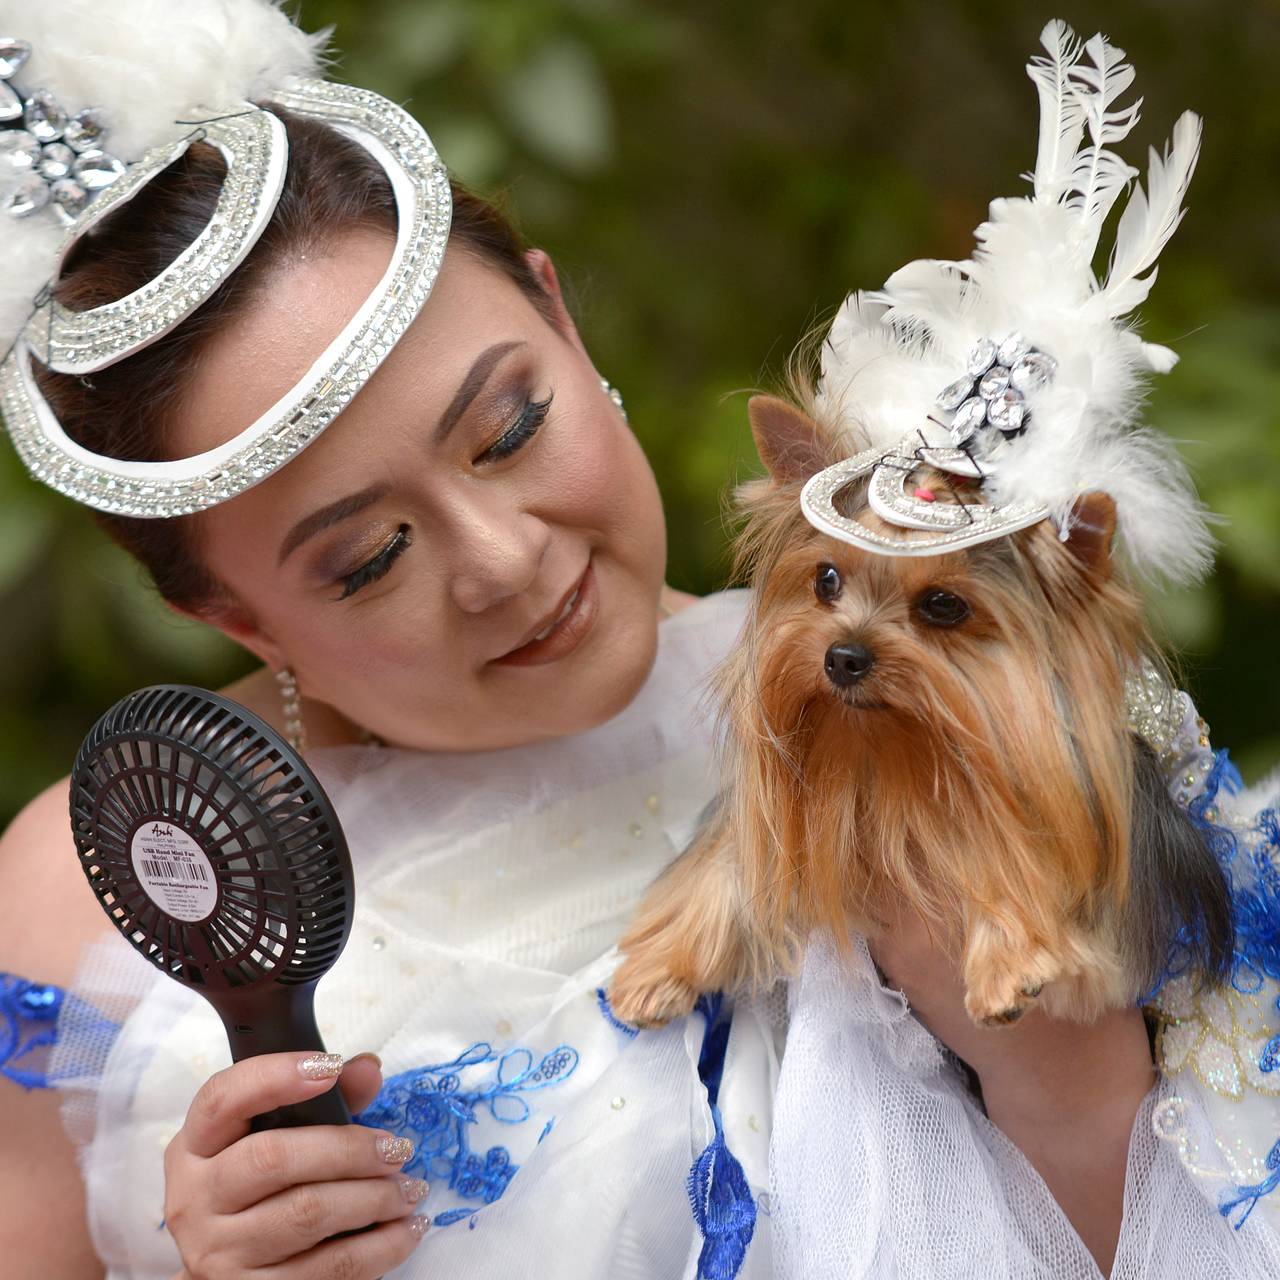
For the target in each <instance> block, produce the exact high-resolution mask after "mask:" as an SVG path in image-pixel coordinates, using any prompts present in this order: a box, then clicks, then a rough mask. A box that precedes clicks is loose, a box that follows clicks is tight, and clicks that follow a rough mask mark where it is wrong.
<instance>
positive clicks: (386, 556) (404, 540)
mask: <svg viewBox="0 0 1280 1280" xmlns="http://www.w3.org/2000/svg"><path fill="white" fill-rule="evenodd" d="M412 542H413V539H412V538H410V537H409V526H408V525H407V524H402V525H401V526H400V528H399V529H397V530H396V536H395V537H394V538H392V539H391V541H390V542H388V543H387V545H386V546H385V547H383V548H382V550H381V551H379V552H378V554H377V555H376V556H374V557H373V559H372V560H369V561H366V562H365V563H364V564H362V565H361V566H360V567H359V568H358V569H357V570H355V572H354V573H348V574H346V575H345V576H344V577H342V578H340V579H339V581H340V582H341V583H342V588H343V590H342V594H341V595H340V596H339V597H338V599H339V600H345V599H346V598H347V597H348V596H350V595H354V594H355V593H356V592H357V591H359V590H360V588H361V587H365V586H368V585H369V583H371V582H377V580H378V579H379V578H381V577H382V575H383V574H384V573H386V572H387V570H388V569H390V568H391V566H392V565H393V564H394V563H395V562H396V559H397V558H398V557H399V556H400V554H401V552H403V551H404V550H405V548H406V547H408V546H410V545H411V544H412Z"/></svg>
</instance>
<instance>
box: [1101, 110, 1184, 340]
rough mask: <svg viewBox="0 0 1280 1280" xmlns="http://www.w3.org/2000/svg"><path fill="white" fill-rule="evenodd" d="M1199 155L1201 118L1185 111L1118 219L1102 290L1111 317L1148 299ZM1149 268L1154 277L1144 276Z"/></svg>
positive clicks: (1174, 229)
mask: <svg viewBox="0 0 1280 1280" xmlns="http://www.w3.org/2000/svg"><path fill="white" fill-rule="evenodd" d="M1199 154H1200V117H1199V116H1198V115H1196V114H1195V112H1193V111H1184V112H1183V113H1182V115H1181V116H1179V117H1178V123H1177V124H1176V125H1174V127H1173V138H1172V141H1171V142H1170V144H1169V145H1168V146H1167V147H1166V149H1165V153H1164V156H1163V158H1162V157H1161V156H1159V155H1158V154H1157V153H1156V150H1155V148H1154V147H1152V148H1151V152H1150V155H1151V159H1150V163H1149V166H1148V169H1147V190H1146V192H1144V191H1143V190H1142V184H1141V183H1136V184H1135V185H1134V188H1133V194H1132V195H1131V196H1130V197H1129V203H1128V204H1127V205H1125V210H1124V213H1122V214H1121V215H1120V223H1119V225H1118V226H1117V228H1116V243H1115V249H1114V250H1113V251H1112V254H1111V269H1110V271H1109V272H1108V273H1107V283H1106V286H1105V287H1104V288H1103V290H1102V292H1103V294H1104V296H1105V297H1106V301H1107V314H1108V315H1110V316H1123V315H1127V314H1128V313H1129V312H1130V311H1132V310H1133V309H1134V307H1136V306H1139V305H1140V304H1142V303H1143V302H1145V301H1146V299H1147V294H1148V293H1150V291H1151V286H1152V284H1153V283H1154V282H1155V278H1156V271H1155V267H1154V266H1153V265H1152V264H1153V263H1154V262H1155V260H1156V258H1157V257H1159V255H1160V250H1161V249H1163V248H1164V246H1165V245H1166V244H1167V243H1168V240H1169V237H1170V236H1171V235H1173V233H1174V232H1175V231H1176V230H1177V229H1178V224H1179V223H1180V222H1181V221H1182V218H1183V215H1184V214H1185V212H1186V210H1185V209H1183V207H1182V200H1183V197H1184V196H1185V195H1186V193H1187V184H1188V183H1189V182H1190V181H1191V175H1192V174H1193V173H1194V172H1195V168H1196V159H1197V157H1198V156H1199ZM1149 267H1150V268H1151V271H1150V274H1149V275H1147V276H1142V274H1141V273H1142V272H1144V271H1146V270H1147V269H1148V268H1149Z"/></svg>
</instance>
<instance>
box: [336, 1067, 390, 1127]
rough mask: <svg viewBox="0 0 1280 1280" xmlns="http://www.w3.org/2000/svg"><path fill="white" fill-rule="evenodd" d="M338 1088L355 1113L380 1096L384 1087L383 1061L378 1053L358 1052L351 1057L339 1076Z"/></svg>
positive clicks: (350, 1109)
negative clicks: (379, 1093)
mask: <svg viewBox="0 0 1280 1280" xmlns="http://www.w3.org/2000/svg"><path fill="white" fill-rule="evenodd" d="M338 1088H339V1089H341V1090H342V1096H343V1097H344V1098H345V1099H346V1102H347V1110H348V1111H350V1112H351V1114H352V1115H355V1114H356V1113H357V1112H360V1111H363V1110H364V1109H365V1107H367V1106H368V1105H369V1104H370V1103H371V1102H372V1101H373V1100H374V1098H376V1097H377V1096H378V1090H379V1089H381V1088H382V1061H381V1059H379V1057H378V1055H377V1054H376V1053H357V1054H356V1056H355V1057H354V1058H349V1059H348V1060H347V1063H346V1065H345V1066H344V1067H343V1068H342V1075H341V1076H339V1077H338Z"/></svg>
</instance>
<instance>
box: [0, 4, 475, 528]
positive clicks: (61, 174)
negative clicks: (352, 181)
mask: <svg viewBox="0 0 1280 1280" xmlns="http://www.w3.org/2000/svg"><path fill="white" fill-rule="evenodd" d="M324 43H325V36H324V35H307V34H306V33H304V32H303V31H301V30H299V29H298V28H297V27H296V26H294V25H293V23H291V22H290V21H289V19H288V18H287V17H286V16H285V14H284V13H282V12H281V10H280V9H279V8H278V5H277V3H276V2H275V0H181V2H180V3H179V2H178V0H110V3H109V4H108V5H107V6H105V7H104V5H103V4H102V3H101V0H41V3H39V4H33V3H31V0H0V414H3V418H4V424H5V427H6V429H7V431H8V434H9V436H10V439H11V440H12V441H13V444H14V446H15V447H16V448H17V450H18V453H19V454H20V456H21V457H22V460H23V462H24V463H25V464H26V466H27V468H28V470H30V471H31V473H32V474H33V475H35V476H36V477H37V478H38V479H40V480H42V481H44V482H45V483H46V484H49V485H50V486H52V487H53V488H55V489H57V490H59V491H60V492H62V493H64V494H67V495H68V496H70V497H72V498H75V499H76V500H77V501H80V502H83V503H85V504H86V505H88V506H92V507H95V508H97V509H99V510H103V511H110V512H115V513H118V514H124V515H132V516H140V517H165V516H176V515H183V514H188V513H191V512H194V511H199V510H201V509H203V508H205V507H209V506H212V505H214V504H216V503H218V502H222V501H225V500H226V499H227V498H230V497H234V496H235V495H236V494H238V493H241V492H243V491H244V490H245V489H247V488H249V487H250V486H251V485H254V484H257V483H258V482H259V481H261V480H262V479H264V478H265V477H266V476H268V475H270V474H271V473H272V472H274V471H275V470H277V469H278V468H279V467H281V466H282V465H284V463H285V462H287V461H288V460H289V459H290V458H292V457H293V456H294V455H295V454H296V453H297V452H298V451H299V450H301V449H303V448H305V447H306V446H307V445H308V444H309V443H311V442H312V441H313V440H314V439H315V438H316V437H317V436H318V435H319V433H320V432H321V431H323V430H324V428H325V427H327V426H328V425H329V423H330V422H332V421H333V419H334V418H335V417H336V416H337V415H338V413H339V412H340V411H341V410H342V408H343V407H344V406H345V405H346V404H348V403H349V402H350V400H351V398H352V396H354V395H355V393H356V392H357V391H358V390H359V389H360V387H361V386H363V385H364V383H365V382H366V381H367V380H368V378H369V377H370V376H371V375H372V373H373V371H374V370H375V369H376V368H377V367H378V365H379V364H380V363H381V361H382V360H383V359H384V358H385V356H386V354H387V352H388V351H389V350H390V348H391V347H392V346H393V345H394V344H395V342H396V341H397V339H398V338H399V337H400V335H401V334H402V333H403V332H404V330H405V329H406V328H407V327H408V325H409V323H410V322H411V321H412V320H413V318H414V316H416V315H417V314H418V312H419V311H420V310H421V308H422V305H423V303H424V302H425V301H426V298H427V295H428V294H429V293H430V291H431V287H432V285H433V283H434V281H435V278H436V275H437V273H438V271H439V267H440V262H441V259H442V257H443V254H444V247H445V242H446V240H447V238H448V232H449V222H450V215H451V211H452V204H451V195H450V188H449V180H448V175H447V173H446V172H445V169H444V167H443V165H442V164H441V163H440V160H439V157H438V156H437V155H436V152H435V149H434V147H433V146H432V145H431V141H430V139H429V138H428V137H427V135H426V134H425V133H424V132H423V130H422V128H421V127H420V126H419V125H418V123H417V122H416V121H415V120H414V119H413V118H412V117H411V116H409V115H408V114H407V113H406V112H404V111H403V110H401V108H399V107H398V106H396V105H395V104H394V103H391V102H389V101H387V100H386V99H385V98H382V97H380V96H379V95H377V94H375V93H371V92H369V91H367V90H363V89H356V88H350V87H348V86H345V85H340V84H334V83H330V82H328V81H326V80H324V79H322V78H320V75H321V64H320V60H321V55H322V49H323V45H324ZM264 101H267V102H269V103H271V104H272V105H279V106H282V107H284V108H287V109H288V111H290V112H292V113H294V114H297V115H301V116H306V117H310V118H313V119H317V120H322V121H324V122H326V123H328V124H330V125H332V126H333V127H334V128H335V129H337V130H339V131H340V132H341V133H343V134H345V135H347V136H348V137H350V138H351V139H353V140H354V141H355V142H356V143H358V144H359V145H360V146H362V147H364V148H365V150H367V151H368V152H369V153H370V154H371V155H372V156H373V157H374V158H375V159H376V160H377V161H378V163H379V164H380V165H381V166H382V168H383V169H384V170H385V172H386V174H387V177H388V179H389V181H390V183H391V186H392V189H393V191H394V194H395V201H396V208H397V214H398V229H397V235H396V245H395V249H394V251H393V253H392V257H391V261H390V263H389V265H388V267H387V269H386V272H385V273H384V275H383V277H382V279H381V280H380V281H379V282H378V284H377V286H376V287H375V288H374V290H373V292H372V293H371V294H370V296H369V298H368V299H367V300H366V302H365V303H364V305H363V306H362V307H361V308H360V309H359V310H358V311H357V312H356V314H355V315H354V316H353V317H352V319H351V320H350V322H349V323H348V324H347V325H346V326H345V328H344V329H343V330H342V332H341V333H340V334H339V335H338V337H337V338H335V339H334V341H333V342H332V343H331V344H330V346H329V347H328V348H327V349H326V350H325V351H324V352H322V353H321V354H320V355H319V356H318V357H317V359H316V361H315V363H314V364H313V365H312V367H311V368H310V370H309V371H308V372H307V374H306V375H305V376H304V377H303V378H302V379H301V380H300V381H299V382H298V384H297V385H296V386H295V387H293V388H292V389H291V390H290V391H289V392H288V393H287V394H286V395H285V396H284V397H283V398H282V399H281V400H280V401H278V402H277V403H276V404H275V405H273V406H272V407H271V408H270V409H268V410H267V412H266V413H264V414H263V415H262V417H260V418H259V419H258V421H256V422H254V423H252V424H250V425H248V426H247V427H246V428H245V429H244V430H243V431H241V432H240V433H239V434H238V435H237V436H235V437H234V438H233V439H232V440H230V441H228V442H227V443H225V444H224V445H222V446H220V447H218V448H216V449H212V450H209V451H207V452H205V453H201V454H197V455H195V456H194V457H190V458H183V459H178V460H176V461H168V462H138V461H131V460H123V459H115V458H109V457H104V456H102V455H99V454H95V453H92V452H90V451H88V450H87V449H84V448H82V447H81V446H80V445H79V444H77V443H76V442H75V441H74V440H72V439H71V438H70V437H69V436H67V434H66V433H65V432H64V431H63V429H62V427H61V425H60V424H59V423H58V421H57V419H56V417H55V416H54V414H53V412H52V410H51V409H50V407H49V405H48V403H47V402H46V401H45V399H44V397H43V396H42V395H41V394H40V391H39V389H38V387H37V385H36V381H35V379H34V377H33V376H32V362H33V361H39V362H40V363H42V364H44V365H46V366H48V367H49V368H52V369H54V370H57V371H58V372H62V373H70V374H91V373H93V372H94V371H96V370H99V369H103V368H106V367H108V366H109V365H112V364H115V363H116V362H117V361H119V360H123V359H125V358H126V357H128V356H129V355H131V354H133V353H134V352H136V351H138V350H140V349H141V348H143V347H145V346H146V345H148V344H149V343H151V342H154V341H156V340H157V339H158V338H160V337H162V336H163V335H164V334H166V333H168V332H169V331H170V330H172V329H173V328H175V327H176V326H177V325H179V324H181V323H182V321H183V320H185V319H186V318H187V317H188V316H189V315H191V314H192V313H193V312H194V311H195V310H197V309H198V308H199V307H200V306H201V305H202V304H203V303H204V302H206V301H207V300H208V299H209V297H210V296H211V295H212V294H213V293H214V291H215V290H216V289H217V288H218V287H219V285H221V284H222V283H223V282H224V281H225V280H226V278H227V277H228V276H229V275H230V274H231V272H233V271H234V270H235V269H236V267H237V266H239V264H240V263H241V262H242V261H243V260H244V258H245V257H246V256H247V254H248V253H249V251H250V250H251V249H252V248H253V245H254V244H255V243H256V241H257V239H258V237H259V236H260V235H261V233H262V231H263V229H264V228H265V226H266V225H267V223H268V221H269V220H270V217H271V214H272V211H273V210H274V208H275V206H276V202H277V200H278V199H279V195H280V191H281V188H282V184H283V181H284V175H285V171H286V167H287V165H288V150H289V148H288V138H287V135H286V132H285V128H284V125H283V124H282V122H281V120H280V119H279V117H278V116H276V115H275V114H273V113H272V112H271V111H270V110H266V109H263V108H262V107H261V106H259V105H256V104H258V103H261V102H264ZM197 140H201V141H206V142H209V143H211V144H212V145H213V146H215V147H217V148H218V150H219V151H220V152H221V153H222V155H223V157H224V158H225V159H226V162H227V176H226V179H225V181H224V184H223V189H222V192H221V194H220V196H219V200H218V204H217V208H216V209H215V211H214V214H213V217H212V218H211V220H210V222H209V223H208V225H207V226H206V227H205V228H204V230H203V231H202V232H201V233H200V235H199V236H198V237H197V238H196V240H195V241H193V242H192V244H191V245H190V246H189V247H188V248H187V249H186V250H184V251H183V252H182V253H181V254H179V256H178V257H177V258H176V259H175V260H174V261H173V263H172V264H171V265H170V266H169V267H167V268H166V269H165V270H164V271H163V272H161V274H160V275H159V276H157V277H156V279H155V280H152V281H150V282H149V283H148V284H146V285H144V286H143V287H142V288H141V289H139V290H137V291H136V292H135V293H132V294H130V295H128V296H127V297H125V298H121V299H119V300H117V301H115V302H112V303H109V304H107V305H104V306H100V307H96V308H94V309H92V310H89V311H79V312H73V311H70V310H68V309H67V308H65V307H62V306H60V305H59V304H58V303H57V302H56V301H55V300H54V298H53V296H52V293H51V289H52V286H53V285H54V284H55V282H56V280H57V276H58V271H59V268H60V265H61V263H62V262H63V261H64V260H65V258H66V256H67V254H68V253H69V252H70V250H71V248H72V247H73V246H74V245H75V244H76V242H77V241H78V240H79V239H80V238H81V237H82V236H85V235H92V232H93V228H94V226H95V225H96V224H97V223H99V222H100V221H101V220H102V219H103V218H105V217H106V216H107V215H108V214H109V213H111V211H112V210H114V209H117V208H119V207H120V206H121V205H123V204H124V203H125V202H126V201H128V200H130V199H131V198H132V197H133V196H135V195H136V194H137V193H138V192H139V191H141V190H142V189H143V188H144V187H145V186H146V184H147V183H148V182H149V181H150V180H151V179H152V178H153V177H155V176H156V174H158V173H160V172H161V171H163V170H164V169H165V168H166V167H167V166H168V165H170V164H172V163H173V161H174V160H176V159H177V158H178V157H179V156H181V155H182V153H183V152H184V151H185V150H186V149H187V148H188V147H189V146H190V145H191V144H192V143H193V142H195V141H197Z"/></svg>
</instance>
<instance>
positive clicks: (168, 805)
mask: <svg viewBox="0 0 1280 1280" xmlns="http://www.w3.org/2000/svg"><path fill="white" fill-rule="evenodd" d="M148 822H164V823H167V824H171V825H172V826H175V827H178V828H180V829H181V830H182V831H183V832H185V833H186V834H187V835H188V836H190V837H192V838H193V839H194V840H195V842H196V844H198V845H199V847H200V849H201V850H202V851H203V853H204V854H205V856H206V857H207V858H208V860H209V863H210V864H211V867H212V871H213V875H214V880H215V882H216V891H217V896H216V904H215V905H214V906H213V907H212V910H211V913H210V914H209V915H208V916H207V917H206V918H204V919H201V920H196V921H184V920H180V919H177V918H175V917H174V916H172V915H170V914H169V913H168V912H166V911H165V910H163V909H162V908H161V907H160V906H159V905H158V904H157V903H156V902H155V901H154V900H153V898H152V897H151V895H150V894H149V893H148V892H147V890H146V888H145V887H144V886H143V884H142V883H141V881H140V880H139V878H138V875H137V872H136V869H135V867H134V864H133V859H132V857H131V852H130V846H131V841H132V839H133V836H134V833H135V832H136V831H137V830H138V829H139V828H140V827H141V826H142V825H143V824H145V823H148ZM71 823H72V830H73V834H74V837H75V842H76V848H77V851H78V853H79V856H80V862H81V866H82V867H83V868H84V872H85V875H86V876H87V877H88V880H89V884H90V885H91V886H92V888H93V891H94V893H95V894H96V895H97V897H98V899H99V901H100V902H101V903H102V905H103V907H104V908H105V910H106V911H107V913H108V915H109V916H110V917H111V919H112V920H113V921H114V922H115V924H116V927H117V928H118V929H119V930H120V932H121V933H123V934H124V936H125V937H126V938H128V939H129V941H130V942H131V943H132V944H133V945H134V946H135V947H136V948H137V949H138V950H139V951H140V952H142V954H143V955H145V956H146V957H147V958H148V959H149V960H151V961H152V963H154V964H155V965H156V966H157V967H159V968H161V969H163V970H164V971H165V972H166V973H168V974H169V975H170V976H171V977H174V978H177V979H179V980H180V981H183V982H186V983H188V984H189V985H193V986H198V987H204V988H209V989H227V988H234V987H240V986H245V985H248V984H251V983H257V982H260V981H262V980H263V979H264V978H267V977H270V978H274V979H275V980H276V981H278V982H283V983H311V982H315V981H316V980H317V979H318V978H319V977H320V976H321V975H322V974H323V973H324V972H325V971H326V970H327V969H328V968H329V967H330V966H331V965H332V964H333V962H334V960H336V959H337V956H338V954H339V952H340V951H341V950H342V947H343V945H344V943H345V942H346V938H347V933H348V931H349V929H350V926H351V908H352V896H351V890H350V885H351V874H350V861H349V858H348V853H347V847H346V841H345V840H344V838H343V835H342V830H341V827H340V826H339V824H338V821H337V819H336V817H335V815H334V813H333V810H332V808H331V806H330V804H329V801H328V797H327V796H325V794H324V791H323V789H322V788H321V786H320V784H319V782H318V781H317V780H316V779H315V777H314V775H313V774H312V773H311V771H310V770H309V769H308V768H307V767H306V765H305V764H304V763H303V762H302V760H301V759H300V758H299V756H298V755H297V753H296V752H294V751H293V750H292V749H291V748H290V747H289V746H288V745H287V744H286V743H285V742H284V741H283V739H281V738H280V736H279V735H278V734H277V733H276V732H275V731H274V730H273V729H271V728H270V727H269V726H268V725H266V724H265V723H263V722H262V721H261V720H259V719H258V717H256V716H254V715H252V713H250V712H248V711H247V710H246V709H245V708H243V707H241V706H239V705H238V704H236V703H234V702H232V701H230V700H229V699H226V698H222V697H220V696H219V695H217V694H213V693H209V692H208V691H206V690H203V689H195V688H190V687H187V686H182V685H159V686H155V687H153V688H149V689H142V690H139V691H138V692H136V693H133V694H130V695H129V696H128V697H127V698H125V699H123V700H122V701H121V702H119V703H117V704H116V705H115V706H114V707H112V708H111V710H110V711H108V712H107V713H106V714H105V715H104V716H103V717H102V718H101V719H100V720H99V721H98V723H97V724H96V725H95V726H94V728H93V729H92V730H91V731H90V733H89V735H88V737H87V738H86V739H85V741H84V743H83V744H82V746H81V748H80V752H79V754H78V756H77V758H76V765H75V770H74V772H73V774H72V783H71Z"/></svg>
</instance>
